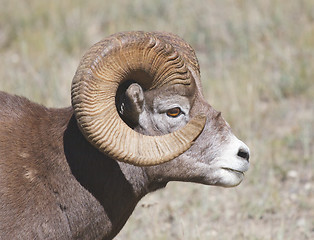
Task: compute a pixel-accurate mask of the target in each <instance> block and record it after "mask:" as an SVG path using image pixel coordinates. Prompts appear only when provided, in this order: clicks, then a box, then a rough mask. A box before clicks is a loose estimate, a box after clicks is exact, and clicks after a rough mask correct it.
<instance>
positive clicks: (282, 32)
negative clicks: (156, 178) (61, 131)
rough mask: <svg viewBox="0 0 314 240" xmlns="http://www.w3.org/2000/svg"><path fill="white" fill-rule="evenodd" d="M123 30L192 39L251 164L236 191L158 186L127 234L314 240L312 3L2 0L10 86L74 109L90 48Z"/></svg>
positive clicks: (209, 90) (207, 81)
mask: <svg viewBox="0 0 314 240" xmlns="http://www.w3.org/2000/svg"><path fill="white" fill-rule="evenodd" d="M125 30H162V31H170V32H173V33H176V34H178V35H180V36H182V37H183V38H184V39H186V40H187V41H188V42H189V43H191V44H192V46H193V47H194V48H195V49H196V52H197V55H198V57H199V60H200V65H201V72H202V80H203V85H204V89H205V90H204V93H205V95H206V96H207V98H208V100H209V102H210V103H211V104H212V105H213V106H214V107H215V108H216V109H219V110H221V111H222V112H223V114H224V117H225V119H227V120H228V122H229V123H231V125H232V127H233V129H234V132H235V133H236V135H238V136H239V137H240V138H241V139H243V140H244V141H245V142H246V143H247V144H248V145H249V146H250V148H251V151H252V161H251V162H252V164H251V169H250V171H249V172H248V173H247V176H246V179H245V181H244V182H243V183H242V184H241V185H240V186H239V187H237V188H234V189H223V188H216V187H208V186H202V185H196V184H187V183H171V184H169V186H168V187H167V188H166V189H164V190H162V191H158V192H156V193H153V194H150V195H149V196H147V197H145V198H144V199H143V200H142V201H141V202H140V203H139V205H138V207H137V208H136V210H135V212H134V214H133V215H132V217H131V218H130V220H129V222H128V223H127V224H126V226H125V228H124V229H123V230H122V232H121V233H120V234H119V235H118V237H117V239H154V240H158V239H189V240H190V239H314V183H313V179H314V176H313V169H314V158H313V154H314V3H313V1H311V0H299V1H292V0H291V1H290V0H288V1H285V0H276V1H271V0H257V1H245V0H239V1H231V0H229V1H228V0H225V1H219V0H215V1H206V0H198V1H193V0H173V1H168V0H167V1H166V0H161V1H154V2H153V1H144V0H134V1H127V0H117V1H109V0H105V1H100V0H97V1H93V2H91V1H83V0H80V1H59V0H57V1H49V2H47V1H40V0H34V1H17V0H11V1H4V0H1V8H0V54H1V55H0V56H1V58H0V89H2V90H5V91H8V92H11V93H15V94H19V95H24V96H27V97H28V98H30V99H32V100H34V101H36V102H40V103H43V104H45V105H48V106H58V107H60V106H67V105H69V104H70V84H71V79H72V76H73V74H74V72H75V70H76V67H77V64H78V62H79V59H80V57H81V55H82V54H83V53H84V52H85V51H86V49H87V48H88V47H89V46H90V45H91V44H92V43H94V42H96V41H98V40H100V39H101V38H103V37H105V36H107V35H109V34H112V33H115V32H118V31H125Z"/></svg>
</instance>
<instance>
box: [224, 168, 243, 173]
mask: <svg viewBox="0 0 314 240" xmlns="http://www.w3.org/2000/svg"><path fill="white" fill-rule="evenodd" d="M222 169H224V170H226V171H229V172H234V173H237V174H242V175H244V172H242V171H240V170H236V169H232V168H226V167H223V168H222Z"/></svg>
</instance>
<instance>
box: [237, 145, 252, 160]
mask: <svg viewBox="0 0 314 240" xmlns="http://www.w3.org/2000/svg"><path fill="white" fill-rule="evenodd" d="M237 155H238V156H239V157H241V158H244V159H245V160H246V161H249V158H250V153H249V152H248V150H246V149H243V148H240V149H239V151H238V154H237Z"/></svg>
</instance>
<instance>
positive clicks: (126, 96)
mask: <svg viewBox="0 0 314 240" xmlns="http://www.w3.org/2000/svg"><path fill="white" fill-rule="evenodd" d="M143 109H144V92H143V89H142V87H141V86H140V85H139V84H137V83H132V84H130V85H129V86H128V87H127V89H126V90H125V92H124V93H123V97H122V101H121V103H120V107H119V113H120V116H121V117H122V118H123V119H124V121H125V122H126V123H127V124H128V125H134V124H135V125H136V124H137V123H138V118H139V115H140V114H141V113H142V112H143Z"/></svg>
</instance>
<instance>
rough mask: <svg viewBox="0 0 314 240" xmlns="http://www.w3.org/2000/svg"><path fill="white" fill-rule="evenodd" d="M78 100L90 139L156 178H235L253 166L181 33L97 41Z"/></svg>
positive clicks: (79, 76) (84, 65)
mask: <svg viewBox="0 0 314 240" xmlns="http://www.w3.org/2000/svg"><path fill="white" fill-rule="evenodd" d="M72 106H73V108H74V111H75V115H76V118H77V121H78V124H79V126H80V128H81V131H82V133H83V134H84V136H85V137H86V138H87V139H88V141H89V142H90V143H92V144H93V145H94V146H95V147H96V148H97V149H99V150H100V151H101V152H103V153H104V154H106V155H107V156H109V157H111V158H112V159H115V160H117V161H121V162H126V163H129V164H133V165H137V166H142V167H146V168H147V169H146V171H147V173H148V174H149V175H150V177H151V178H154V179H155V181H158V179H163V180H162V181H170V180H180V181H195V182H200V183H204V184H215V185H222V186H235V185H238V184H239V183H240V182H241V181H242V179H243V172H245V171H246V170H247V169H248V165H249V163H248V156H249V150H248V148H247V146H246V145H245V144H244V143H242V142H241V141H240V140H238V139H237V138H236V137H235V136H234V135H233V134H232V133H231V130H230V127H229V125H228V124H227V123H226V122H225V121H224V120H223V118H222V117H221V114H220V113H218V112H216V111H215V110H214V109H213V108H212V107H211V106H210V105H209V104H208V103H206V101H205V100H204V98H203V95H202V92H201V82H200V74H199V65H198V61H197V58H196V56H195V53H194V51H193V49H192V48H191V47H190V46H189V45H188V44H187V43H185V42H184V41H183V40H182V39H180V38H179V37H177V36H175V35H173V34H168V33H159V32H152V33H145V32H126V33H119V34H115V35H112V36H110V37H108V38H106V39H104V40H103V41H101V42H98V43H96V44H95V45H94V46H93V47H92V48H91V49H90V50H89V51H88V52H87V53H86V54H85V56H84V57H83V58H82V60H81V63H80V65H79V67H78V70H77V72H76V74H75V76H74V79H73V83H72ZM147 166H148V167H147Z"/></svg>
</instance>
